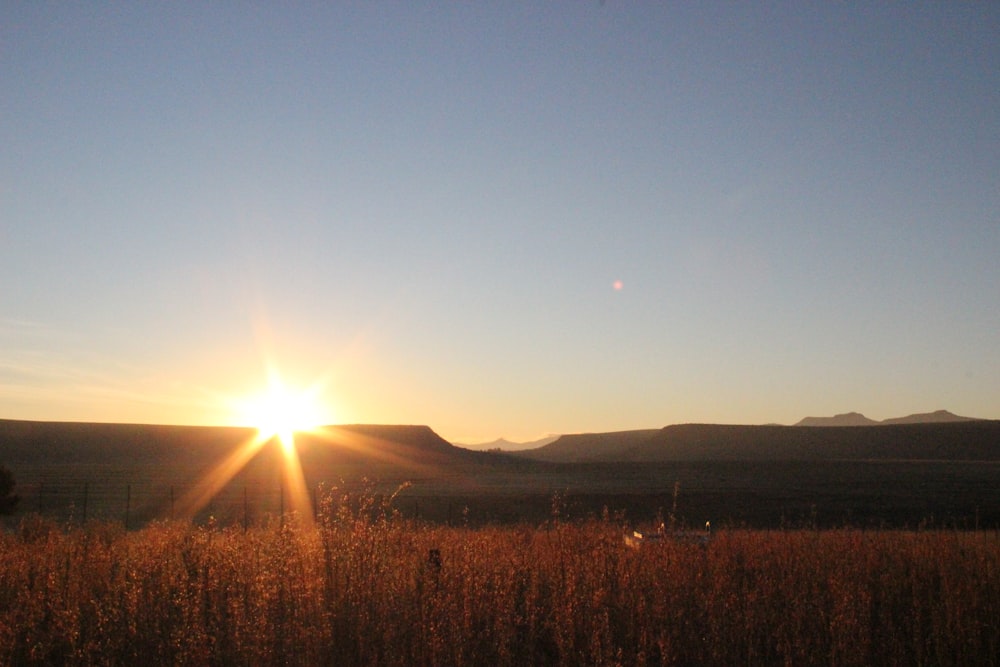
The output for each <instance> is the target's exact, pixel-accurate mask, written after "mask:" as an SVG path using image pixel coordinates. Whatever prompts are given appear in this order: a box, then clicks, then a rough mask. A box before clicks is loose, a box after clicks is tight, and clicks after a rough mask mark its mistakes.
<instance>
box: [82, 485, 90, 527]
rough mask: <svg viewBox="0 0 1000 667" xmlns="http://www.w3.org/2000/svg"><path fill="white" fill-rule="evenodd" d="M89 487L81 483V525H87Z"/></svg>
mask: <svg viewBox="0 0 1000 667" xmlns="http://www.w3.org/2000/svg"><path fill="white" fill-rule="evenodd" d="M89 486H90V484H89V483H88V482H84V483H83V523H87V491H89V488H88V487H89Z"/></svg>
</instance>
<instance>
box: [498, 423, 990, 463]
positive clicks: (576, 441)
mask: <svg viewBox="0 0 1000 667" xmlns="http://www.w3.org/2000/svg"><path fill="white" fill-rule="evenodd" d="M518 456H523V457H526V458H531V459H534V460H539V461H549V462H562V463H571V462H587V461H589V462H607V463H610V462H616V461H632V462H667V461H831V460H856V461H863V460H881V461H888V460H900V461H904V460H905V461H1000V421H993V420H968V421H954V422H944V421H942V422H932V423H917V424H880V423H876V424H875V425H869V426H829V427H825V428H815V427H812V426H742V425H725V424H676V425H673V426H667V427H665V428H663V429H660V430H657V431H652V432H651V431H626V432H619V433H605V434H587V435H581V436H563V437H561V438H559V439H558V440H556V441H555V442H553V443H551V444H549V445H546V446H545V447H541V448H539V449H535V450H531V451H527V452H520V453H519V454H518Z"/></svg>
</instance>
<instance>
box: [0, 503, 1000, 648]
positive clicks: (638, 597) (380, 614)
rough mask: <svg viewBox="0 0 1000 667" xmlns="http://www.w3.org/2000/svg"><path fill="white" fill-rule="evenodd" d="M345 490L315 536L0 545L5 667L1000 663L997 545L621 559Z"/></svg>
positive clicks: (863, 539) (763, 550)
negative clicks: (392, 506)
mask: <svg viewBox="0 0 1000 667" xmlns="http://www.w3.org/2000/svg"><path fill="white" fill-rule="evenodd" d="M388 506H389V505H388V502H386V503H384V504H380V505H376V504H374V503H373V502H371V500H370V499H367V500H366V499H364V498H362V499H357V498H348V497H344V496H338V495H332V496H330V497H329V499H328V502H327V503H325V506H324V508H323V512H322V513H321V521H320V523H319V525H318V527H317V528H316V529H306V528H302V527H300V526H298V525H297V524H296V523H295V522H294V521H292V520H286V521H280V520H279V519H277V518H276V519H274V520H273V521H272V522H271V523H270V524H268V525H265V526H260V527H256V528H251V529H250V530H248V531H244V530H243V529H242V528H240V527H230V528H219V527H217V526H214V525H211V524H209V525H207V526H202V527H195V526H192V525H190V524H182V523H161V524H153V525H151V526H149V527H147V528H145V529H143V530H141V531H135V532H125V531H123V530H122V529H120V528H119V527H117V526H110V525H107V524H91V525H89V526H87V527H85V528H71V529H68V530H65V529H59V528H58V527H56V526H55V525H54V524H52V523H50V522H46V521H43V520H41V519H38V518H37V517H27V518H25V519H24V520H23V521H22V523H21V525H20V528H19V529H18V530H17V531H13V532H9V533H6V534H3V535H2V536H0V556H2V557H0V663H3V664H137V663H140V662H142V663H145V664H199V665H210V664H220V665H221V664H227V665H228V664H253V665H258V664H292V665H299V664H301V665H312V664H338V665H378V664H384V665H450V664H451V665H462V664H497V665H521V664H554V665H559V664H562V665H577V664H637V665H641V664H676V665H682V664H707V665H733V664H749V665H759V664H795V665H809V664H837V665H851V664H857V665H898V664H938V665H967V664H980V665H982V664H996V662H997V656H998V655H1000V627H998V621H997V619H998V618H1000V537H998V534H997V533H994V532H989V533H983V532H862V531H852V530H845V531H808V530H806V531H788V532H760V531H723V532H722V533H720V534H718V535H716V536H715V537H714V538H713V540H712V541H711V542H709V543H708V544H707V545H698V544H688V543H675V542H671V541H669V540H668V541H665V542H664V543H662V544H656V545H650V546H648V547H644V548H642V549H638V550H636V549H630V548H628V547H626V546H625V544H624V542H623V539H622V535H623V531H622V527H621V526H619V525H618V524H617V523H616V522H615V521H613V520H608V519H605V520H601V521H590V522H585V523H571V524H567V523H560V522H559V521H556V520H554V521H550V522H548V523H547V524H546V525H544V526H542V527H541V528H535V527H529V526H524V525H521V526H516V527H509V528H482V529H469V528H449V527H443V526H434V525H429V524H416V523H413V522H408V521H403V520H401V519H399V517H398V516H394V515H393V514H392V513H391V512H389V511H388V510H387V508H388Z"/></svg>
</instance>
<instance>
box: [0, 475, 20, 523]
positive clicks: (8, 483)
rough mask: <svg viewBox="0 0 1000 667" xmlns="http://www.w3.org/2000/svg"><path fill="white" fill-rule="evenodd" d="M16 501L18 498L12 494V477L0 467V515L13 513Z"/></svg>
mask: <svg viewBox="0 0 1000 667" xmlns="http://www.w3.org/2000/svg"><path fill="white" fill-rule="evenodd" d="M18 500H20V497H18V496H17V494H15V493H14V476H13V475H12V474H10V470H7V468H6V467H5V466H2V465H0V515H2V514H11V513H13V512H14V509H15V508H16V507H17V501H18Z"/></svg>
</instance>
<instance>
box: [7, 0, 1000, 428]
mask: <svg viewBox="0 0 1000 667" xmlns="http://www.w3.org/2000/svg"><path fill="white" fill-rule="evenodd" d="M279 5H280V6H279ZM268 366H271V367H274V368H277V369H278V371H279V372H280V374H281V376H282V378H283V379H284V380H285V382H286V384H289V385H292V386H306V385H313V384H314V383H319V384H318V385H315V386H318V387H320V388H321V390H322V400H323V401H324V402H325V403H326V404H327V405H328V406H329V407H330V408H331V410H332V414H331V416H330V419H331V420H333V421H336V422H376V423H420V424H428V425H430V426H431V427H432V428H434V429H435V430H436V431H438V432H439V433H440V434H441V435H443V436H444V437H446V438H449V439H452V440H457V441H465V442H474V441H477V440H479V441H482V440H490V439H493V438H496V437H500V436H506V437H508V438H510V439H530V438H534V437H540V436H542V435H545V434H548V433H568V432H582V431H609V430H620V429H631V428H652V427H660V426H664V425H666V424H670V423H678V422H720V423H767V422H779V423H792V422H794V421H797V420H798V419H800V418H801V417H804V416H806V415H832V414H834V413H837V412H845V411H851V410H857V411H861V412H864V413H865V414H866V415H868V416H869V417H872V418H875V419H882V418H886V417H894V416H901V415H904V414H909V413H912V412H923V411H929V410H934V409H938V408H946V409H949V410H951V411H952V412H956V413H958V414H964V415H969V416H977V417H991V418H997V417H1000V3H996V2H969V3H953V2H943V3H934V4H931V3H834V2H816V3H805V2H790V3H787V4H786V3H714V2H704V3H702V2H697V3H696V2H690V3H687V2H684V3H665V2H664V3H661V2H647V3H635V2H619V1H614V0H608V1H607V2H524V3H521V2H516V3H515V2H511V3H493V2H488V3H419V2H401V3H387V2H365V3H348V2H332V3H315V4H313V3H255V4H251V3H229V2H212V3H89V2H88V3H58V2H57V3H42V2H4V3H3V4H2V7H0V417H5V418H18V419H54V420H90V421H132V422H162V423H227V422H229V421H231V420H232V419H233V414H234V408H233V401H234V400H235V399H236V398H237V397H241V396H245V395H249V394H253V393H255V392H258V391H259V390H260V389H261V388H262V387H264V386H265V385H266V383H267V372H268V371H267V368H268Z"/></svg>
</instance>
